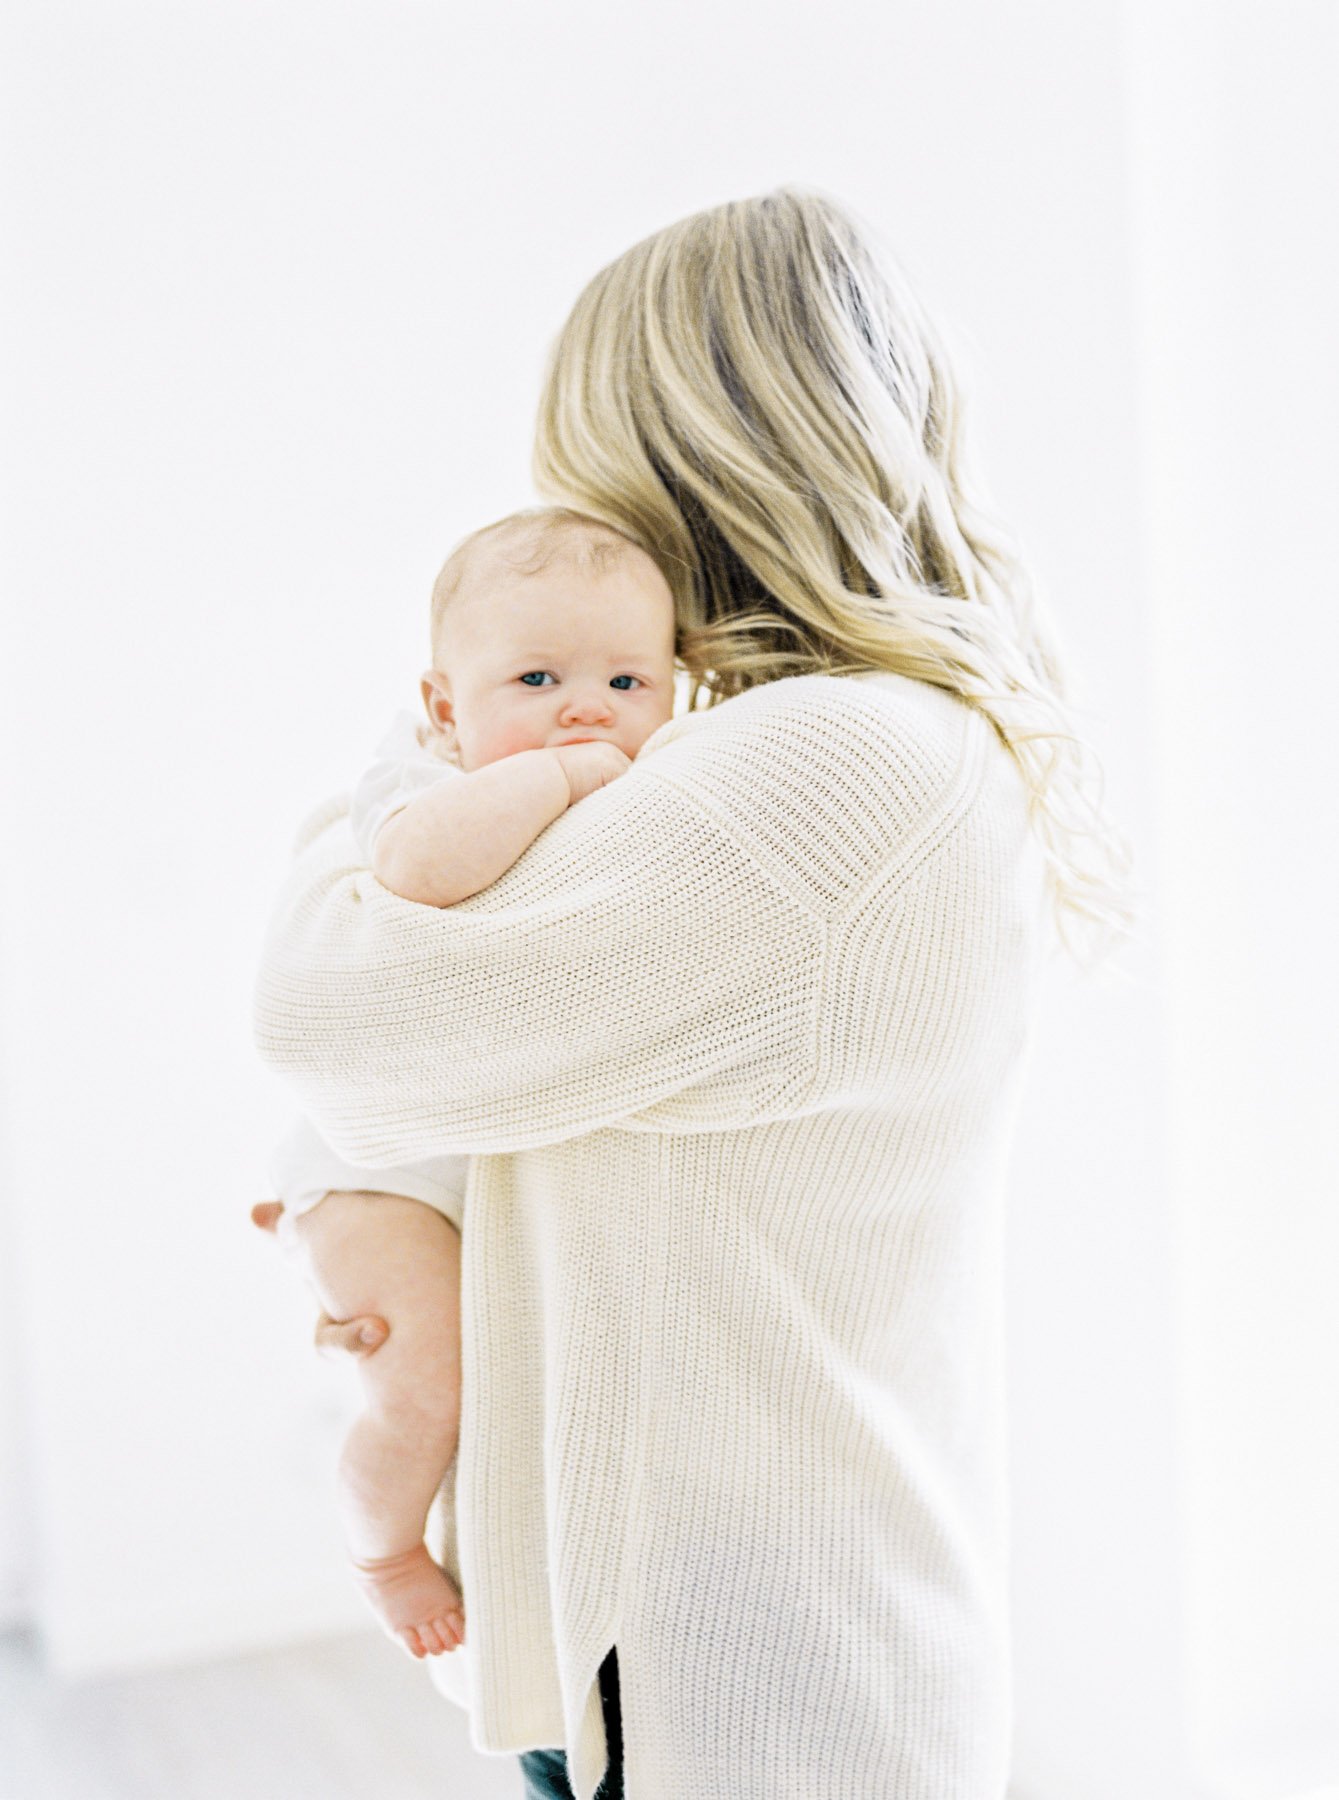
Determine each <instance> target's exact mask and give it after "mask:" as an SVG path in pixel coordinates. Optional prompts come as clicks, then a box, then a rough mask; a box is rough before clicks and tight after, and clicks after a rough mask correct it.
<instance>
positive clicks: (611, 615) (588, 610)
mask: <svg viewBox="0 0 1339 1800" xmlns="http://www.w3.org/2000/svg"><path fill="white" fill-rule="evenodd" d="M441 654H442V662H443V665H444V666H443V667H442V668H440V669H431V670H428V671H427V672H426V673H425V674H424V677H423V699H424V704H425V705H426V707H427V709H428V715H429V717H430V719H431V720H432V721H433V723H434V724H435V725H437V726H439V727H440V726H442V725H444V724H446V723H448V722H450V723H451V724H453V725H454V727H455V737H456V744H457V748H458V753H459V761H460V767H461V768H462V769H465V770H470V769H478V768H482V767H483V766H484V764H485V763H490V762H496V761H498V760H499V759H500V758H501V757H504V756H514V755H516V753H517V752H518V751H520V750H541V749H546V748H548V747H550V746H552V745H556V744H571V743H575V742H576V741H577V740H578V739H580V738H598V739H601V740H603V741H604V742H606V743H612V744H617V745H618V747H619V749H620V750H622V751H623V752H624V754H625V755H626V756H629V757H633V756H636V754H637V752H638V750H639V749H640V748H641V746H642V745H643V744H644V743H645V742H646V740H647V738H649V737H650V735H651V733H652V732H653V731H656V730H657V729H658V728H659V727H660V726H661V725H663V724H664V723H665V721H666V720H667V719H668V718H669V717H670V716H671V714H672V713H673V711H674V599H673V596H672V595H671V593H670V590H669V586H668V584H667V583H666V581H665V578H664V576H663V575H662V574H661V573H660V570H659V569H658V568H657V567H656V565H655V564H654V563H653V562H652V560H651V558H650V557H649V556H646V555H644V554H643V552H642V551H640V550H635V549H630V550H628V551H627V552H626V554H625V555H623V556H622V557H620V559H619V561H618V562H617V564H616V565H615V566H614V567H613V568H611V569H609V570H607V571H606V572H605V573H603V574H600V575H592V574H590V573H588V572H587V571H585V570H583V569H582V568H581V567H580V566H579V565H578V564H577V563H576V562H575V560H574V559H573V558H572V557H571V556H570V554H568V553H566V552H561V551H560V552H559V554H558V555H557V556H555V557H554V559H553V561H552V562H550V563H549V565H548V567H547V568H546V569H544V570H542V571H541V572H540V573H539V574H538V575H517V574H516V573H515V572H514V571H512V570H510V569H508V568H506V566H505V565H504V564H502V563H500V562H497V561H494V562H492V563H491V564H487V563H486V564H481V566H480V567H478V568H476V569H472V570H470V572H469V574H468V575H467V577H466V585H465V586H464V587H463V588H462V590H461V591H460V592H459V593H458V594H457V595H456V596H455V599H454V600H453V601H452V603H451V606H450V608H449V610H448V613H447V617H446V621H445V625H444V642H443V646H442V653H441Z"/></svg>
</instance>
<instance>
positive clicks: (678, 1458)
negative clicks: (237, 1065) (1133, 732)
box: [255, 674, 1043, 1800]
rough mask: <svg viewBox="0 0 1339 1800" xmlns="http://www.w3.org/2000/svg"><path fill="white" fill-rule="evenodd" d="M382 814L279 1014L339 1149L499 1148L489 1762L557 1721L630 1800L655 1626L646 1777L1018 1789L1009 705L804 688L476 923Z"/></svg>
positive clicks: (700, 1793) (477, 1461)
mask: <svg viewBox="0 0 1339 1800" xmlns="http://www.w3.org/2000/svg"><path fill="white" fill-rule="evenodd" d="M346 811H347V807H346V803H345V802H343V801H337V802H334V803H331V804H330V805H329V806H327V807H326V808H325V809H323V811H322V812H321V813H319V814H317V815H316V816H315V817H314V818H313V819H312V820H311V821H309V824H308V828H307V830H306V831H305V832H304V834H303V835H302V837H301V838H300V840H299V846H298V853H297V856H296V860H295V863H294V866H293V869H292V872H291V874H290V876H289V878H288V881H287V883H286V885H285V887H284V889H283V891H282V893H281V895H280V898H279V902H278V906H277V909H276V912H275V915H274V919H273V921H272V924H271V926H270V930H269V933H268V936H267V940H266V944H265V947H264V951H263V956H262V962H261V968H260V972H259V977H258V981H257V988H256V1012H255V1021H256V1039H257V1044H258V1047H259V1050H260V1053H261V1055H262V1057H263V1058H264V1059H265V1061H266V1062H267V1063H268V1064H269V1065H270V1066H271V1067H272V1068H273V1069H275V1070H276V1071H278V1072H279V1073H280V1074H281V1075H282V1076H283V1077H284V1078H285V1079H286V1081H287V1082H288V1084H289V1086H290V1089H291V1092H292V1095H293V1097H294V1099H295V1100H296V1101H297V1103H298V1104H300V1106H301V1107H302V1108H303V1109H304V1110H305V1111H306V1112H307V1113H308V1114H309V1115H310V1117H311V1119H312V1120H313V1121H314V1123H315V1125H316V1127H317V1128H318V1129H319V1132H320V1134H321V1136H322V1137H323V1138H324V1139H325V1140H326V1141H327V1142H328V1144H329V1145H331V1146H333V1148H334V1150H335V1151H336V1152H337V1153H338V1155H339V1156H340V1157H343V1158H347V1159H349V1160H350V1161H351V1162H353V1163H355V1164H358V1165H374V1166H375V1165H386V1164H395V1163H400V1162H408V1161H414V1160H416V1159H418V1160H420V1161H421V1159H424V1158H431V1157H433V1156H436V1155H439V1154H442V1153H465V1154H469V1155H471V1157H472V1161H471V1164H470V1174H469V1186H468V1191H467V1195H466V1202H465V1206H464V1209H463V1215H462V1216H463V1223H464V1231H463V1251H464V1254H463V1273H462V1282H463V1292H462V1307H463V1319H462V1333H463V1365H464V1366H463V1382H464V1386H463V1395H462V1417H461V1440H460V1450H459V1455H458V1457H457V1462H456V1466H455V1469H454V1470H453V1472H452V1477H451V1478H450V1482H449V1486H448V1489H447V1490H446V1491H445V1493H444V1496H443V1498H444V1502H445V1503H444V1504H443V1506H442V1507H441V1508H440V1510H439V1517H438V1520H437V1529H438V1532H439V1542H438V1544H437V1546H436V1547H437V1550H438V1554H439V1555H441V1556H442V1557H443V1558H444V1559H445V1560H446V1562H447V1565H448V1567H449V1569H450V1570H451V1572H452V1573H453V1574H454V1575H456V1576H458V1577H459V1578H460V1580H461V1585H462V1586H463V1589H464V1593H465V1602H466V1612H467V1620H468V1623H467V1631H466V1634H467V1638H468V1640H469V1641H468V1643H467V1645H466V1646H465V1648H464V1649H463V1650H460V1651H456V1652H454V1653H453V1654H452V1655H451V1656H448V1657H442V1658H438V1659H436V1662H437V1663H440V1664H441V1665H442V1668H441V1669H440V1671H439V1670H438V1669H437V1668H436V1666H435V1665H434V1674H435V1675H437V1677H438V1679H439V1680H440V1682H441V1683H442V1685H444V1686H445V1687H446V1688H447V1689H448V1691H452V1690H454V1691H455V1693H456V1695H457V1697H458V1698H459V1699H461V1700H462V1702H463V1703H465V1704H466V1705H468V1707H469V1710H470V1719H471V1735H472V1738H473V1741H474V1743H475V1745H476V1746H477V1747H478V1748H479V1749H480V1750H483V1751H496V1752H503V1751H518V1750H523V1749H529V1748H532V1747H536V1746H541V1745H544V1746H563V1747H565V1748H566V1750H567V1753H568V1759H569V1764H570V1768H571V1773H572V1784H573V1788H574V1791H575V1793H576V1795H577V1797H578V1800H591V1797H592V1795H593V1793H594V1790H595V1787H596V1785H597V1783H598V1781H599V1779H600V1776H601V1774H602V1772H603V1769H604V1764H605V1755H606V1749H605V1737H604V1728H603V1720H602V1716H601V1710H600V1702H599V1691H598V1687H597V1685H596V1676H597V1671H598V1669H599V1666H600V1663H601V1661H602V1660H603V1658H604V1657H605V1655H606V1653H607V1652H608V1650H609V1647H610V1646H611V1645H613V1644H616V1645H617V1647H618V1661H619V1677H620V1684H621V1699H622V1715H623V1731H624V1768H625V1781H626V1788H627V1794H628V1797H629V1800H686V1797H687V1796H690V1795H691V1796H694V1797H695V1800H791V1797H793V1800H1002V1796H1003V1795H1004V1791H1005V1785H1006V1780H1007V1774H1008V1765H1009V1749H1010V1710H1011V1709H1010V1670H1009V1617H1008V1610H1007V1535H1006V1490H1005V1463H1004V1455H1005V1438H1004V1409H1003V1395H1004V1389H1003V1361H1002V1358H1003V1333H1002V1318H1001V1290H1002V1271H1001V1261H1002V1203H1003V1190H1004V1180H1005V1172H1006V1164H1007V1155H1008V1146H1009V1141H1010V1136H1011V1132H1012V1125H1013V1119H1014V1114H1015V1110H1016V1103H1017V1100H1018V1096H1019V1089H1020V1083H1021V1080H1022V1075H1023V1070H1024V1067H1025V1064H1026V1061H1027V1050H1028V1045H1029V1042H1030V1037H1031V1023H1032V1017H1033V1000H1034V993H1035V986H1036V977H1037V974H1038V971H1039V963H1040V948H1041V944H1042V932H1043V906H1042V895H1043V882H1042V863H1041V857H1040V853H1039V852H1038V850H1037V848H1036V844H1035V840H1034V838H1033V837H1032V836H1031V834H1030V832H1029V828H1028V820H1027V798H1026V791H1025V788H1024V785H1023V781H1022V777H1021V775H1020V774H1019V772H1018V770H1017V768H1016V766H1015V764H1014V762H1013V759H1012V757H1011V756H1010V755H1009V753H1008V751H1007V750H1006V748H1005V747H1004V745H1003V744H1002V743H1001V742H1000V740H999V738H998V737H997V735H996V734H995V732H994V730H993V728H992V727H991V725H990V724H989V722H988V721H987V720H986V719H984V718H983V717H982V716H981V715H980V714H979V713H978V712H976V711H975V710H974V709H973V708H971V707H970V706H968V705H967V704H966V703H965V702H963V701H962V700H960V699H958V698H957V697H956V696H954V695H952V694H949V693H948V692H946V691H944V690H942V689H939V688H935V687H932V686H930V685H929V684H928V683H923V682H918V681H915V680H912V679H910V678H908V677H904V676H899V675H891V674H871V675H862V676H854V677H837V676H821V675H808V676H797V677H793V678H790V679H787V680H782V681H776V682H771V683H767V684H765V685H764V686H762V687H758V688H754V689H751V690H749V691H748V692H747V693H744V694H742V695H739V696H738V697H736V698H734V699H731V700H729V701H726V702H725V703H723V704H721V705H718V706H716V707H713V708H710V709H708V710H706V711H702V712H697V713H689V714H684V715H681V716H680V717H678V718H676V719H672V720H671V721H670V722H669V723H668V724H667V725H665V726H663V727H662V728H661V729H660V730H659V731H658V732H656V733H655V734H654V736H652V737H651V738H650V739H648V740H647V742H646V744H645V745H644V746H643V747H642V750H641V752H640V754H639V755H638V756H637V758H636V759H635V761H634V762H633V764H632V766H631V768H629V769H628V771H627V772H626V773H625V774H624V775H622V776H620V778H619V779H618V780H617V781H615V782H611V783H610V784H609V785H608V786H607V787H605V788H602V789H600V790H599V791H598V792H596V793H594V794H592V795H590V796H588V797H587V798H586V799H584V800H583V801H581V803H580V804H579V805H577V806H575V807H572V808H570V809H569V810H568V811H567V812H566V813H564V814H563V815H562V816H561V817H560V818H558V819H556V820H555V821H554V822H553V824H551V825H550V826H549V827H548V828H547V829H546V830H545V831H544V832H543V833H542V834H541V836H540V837H539V838H538V839H537V840H536V841H535V843H534V844H533V845H532V846H531V847H530V848H529V849H528V850H527V851H526V852H525V854H524V855H523V856H522V857H521V858H520V860H519V861H518V862H517V863H516V864H515V865H514V867H513V868H511V869H510V870H508V871H507V873H506V874H504V875H503V876H502V877H501V879H500V880H498V881H497V882H495V883H494V884H493V885H492V886H491V887H489V888H487V889H485V890H484V892H482V893H480V894H477V895H475V896H473V897H472V898H471V899H469V900H466V901H464V902H462V903H460V904H458V905H455V906H451V907H448V908H444V909H440V910H439V909H436V908H431V907H425V906H417V905H415V904H413V903H412V902H409V901H405V900H401V899H399V898H397V897H396V896H395V895H393V894H391V893H389V892H388V891H387V890H386V889H385V888H383V887H382V886H381V885H380V884H379V883H378V882H377V881H376V880H375V879H374V878H373V876H372V875H371V873H370V872H369V871H368V869H367V868H365V867H363V866H361V863H360V860H359V858H358V855H357V852H356V850H355V849H354V848H353V843H352V838H351V835H350V832H349V829H348V823H347V816H346ZM369 1185H376V1184H369ZM382 1185H384V1186H387V1187H393V1186H394V1182H393V1180H387V1181H386V1182H384V1183H383V1184H382ZM448 1665H453V1666H448Z"/></svg>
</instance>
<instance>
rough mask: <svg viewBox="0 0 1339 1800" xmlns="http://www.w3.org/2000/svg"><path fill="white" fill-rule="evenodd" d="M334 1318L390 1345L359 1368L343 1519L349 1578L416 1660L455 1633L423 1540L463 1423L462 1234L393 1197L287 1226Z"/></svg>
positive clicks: (351, 1201)
mask: <svg viewBox="0 0 1339 1800" xmlns="http://www.w3.org/2000/svg"><path fill="white" fill-rule="evenodd" d="M294 1231H295V1242H296V1243H297V1245H298V1247H299V1250H300V1252H301V1253H302V1255H303V1257H304V1258H305V1261H306V1263H307V1268H308V1272H309V1275H310V1278H311V1281H312V1285H313V1286H314V1287H315V1289H316V1292H317V1294H318V1295H319V1297H320V1300H321V1304H322V1305H323V1306H324V1308H325V1310H326V1311H327V1312H328V1313H329V1314H330V1316H331V1317H332V1318H336V1319H347V1318H351V1317H354V1316H355V1315H357V1314H360V1313H377V1314H379V1315H380V1316H381V1317H382V1318H384V1319H385V1320H386V1321H387V1323H388V1324H389V1326H390V1336H389V1338H388V1339H387V1340H386V1342H385V1343H384V1344H383V1345H382V1346H381V1348H380V1349H379V1350H377V1352H376V1353H375V1355H372V1356H368V1357H361V1358H359V1361H358V1372H359V1376H360V1378H361V1380H362V1383H363V1392H364V1395H365V1398H366V1402H367V1409H366V1411H365V1412H364V1413H363V1414H361V1415H360V1417H359V1418H357V1419H356V1420H355V1421H354V1423H353V1426H352V1428H351V1429H350V1431H349V1435H348V1437H347V1439H346V1440H345V1444H344V1449H343V1452H342V1454H341V1457H340V1466H339V1494H340V1511H341V1515H342V1518H343V1522H344V1530H345V1538H346V1542H347V1543H348V1546H349V1551H350V1554H351V1556H352V1559H353V1564H354V1569H355V1573H356V1575H357V1578H358V1581H359V1584H360V1586H361V1587H362V1589H363V1592H364V1594H365V1595H366V1597H367V1599H368V1601H369V1602H370V1604H371V1606H372V1609H373V1611H374V1612H375V1613H376V1614H377V1616H378V1618H379V1619H380V1620H381V1623H382V1627H383V1629H384V1630H385V1631H386V1632H387V1633H388V1635H390V1636H391V1637H393V1638H395V1639H396V1640H397V1641H398V1642H399V1643H400V1644H402V1645H403V1647H404V1648H405V1649H406V1650H408V1651H409V1653H410V1654H411V1655H412V1656H415V1657H421V1656H425V1655H426V1656H435V1655H437V1654H439V1653H440V1652H441V1651H444V1650H454V1649H455V1647H456V1644H457V1643H458V1642H460V1643H463V1642H464V1637H465V1619H464V1606H463V1603H462V1600H461V1596H460V1593H459V1591H458V1590H457V1588H456V1586H455V1584H454V1583H453V1582H452V1581H450V1580H449V1579H448V1578H447V1576H446V1575H445V1574H444V1573H443V1572H442V1570H440V1569H439V1568H438V1567H437V1565H436V1564H435V1563H434V1562H433V1561H432V1558H431V1557H430V1556H429V1555H428V1551H427V1548H426V1546H425V1544H424V1542H423V1533H424V1529H425V1527H426V1524H427V1517H428V1509H429V1506H430V1505H431V1503H432V1499H433V1496H434V1494H435V1493H436V1492H437V1489H438V1486H439V1485H440V1483H441V1480H442V1477H443V1475H444V1474H445V1473H446V1471H447V1469H448V1468H449V1467H450V1465H451V1459H452V1458H453V1457H454V1455H455V1453H456V1437H457V1432H458V1429H459V1423H460V1234H459V1233H458V1232H457V1230H456V1228H455V1226H454V1225H453V1224H452V1223H451V1221H450V1220H449V1219H447V1218H446V1217H444V1216H443V1214H441V1213H439V1212H436V1211H435V1210H434V1209H433V1208H432V1207H430V1206H425V1205H423V1204H422V1203H421V1202H419V1201H417V1200H408V1199H405V1198H403V1197H402V1196H400V1195H397V1194H373V1193H343V1192H341V1193H331V1194H327V1195H326V1197H325V1199H323V1200H322V1201H320V1202H319V1204H318V1205H316V1206H314V1207H312V1209H311V1210H310V1211H309V1212H306V1213H303V1214H301V1215H300V1216H299V1217H298V1218H297V1219H296V1220H295V1221H294Z"/></svg>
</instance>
